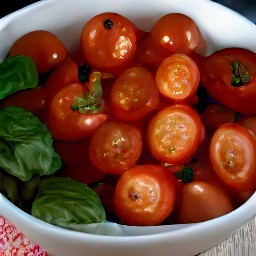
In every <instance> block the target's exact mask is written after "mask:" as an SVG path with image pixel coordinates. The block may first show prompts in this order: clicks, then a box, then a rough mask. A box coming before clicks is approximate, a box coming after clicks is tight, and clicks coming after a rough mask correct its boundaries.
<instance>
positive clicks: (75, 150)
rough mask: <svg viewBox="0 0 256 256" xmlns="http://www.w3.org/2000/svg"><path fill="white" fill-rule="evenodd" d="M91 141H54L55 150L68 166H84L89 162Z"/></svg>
mask: <svg viewBox="0 0 256 256" xmlns="http://www.w3.org/2000/svg"><path fill="white" fill-rule="evenodd" d="M89 143H90V142H89V140H85V141H78V142H66V141H54V149H55V151H56V152H57V153H58V154H59V155H60V157H61V160H62V162H63V163H64V164H66V165H82V164H85V163H86V162H87V161H88V157H86V156H88V155H89Z"/></svg>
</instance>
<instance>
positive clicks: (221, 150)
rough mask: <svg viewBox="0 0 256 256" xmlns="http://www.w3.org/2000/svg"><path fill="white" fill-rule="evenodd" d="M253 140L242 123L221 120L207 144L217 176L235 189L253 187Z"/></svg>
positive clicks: (255, 179)
mask: <svg viewBox="0 0 256 256" xmlns="http://www.w3.org/2000/svg"><path fill="white" fill-rule="evenodd" d="M255 159H256V143H255V139H254V137H253V135H252V134H251V133H250V132H249V131H248V130H247V129H246V128H244V127H243V126H241V125H239V124H236V123H233V124H223V125H221V126H220V127H219V128H218V129H217V130H216V131H215V133H214V135H213V137H212V140H211V144H210V160H211V164H212V166H213V170H214V171H215V172H216V174H217V175H218V177H219V178H220V179H221V180H222V181H223V182H224V183H225V184H226V185H227V186H229V187H230V188H232V189H233V190H234V191H240V192H241V191H248V190H251V189H255V184H256V162H255Z"/></svg>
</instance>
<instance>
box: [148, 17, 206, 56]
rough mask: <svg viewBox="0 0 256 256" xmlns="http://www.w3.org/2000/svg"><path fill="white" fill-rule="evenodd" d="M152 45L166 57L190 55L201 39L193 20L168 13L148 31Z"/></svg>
mask: <svg viewBox="0 0 256 256" xmlns="http://www.w3.org/2000/svg"><path fill="white" fill-rule="evenodd" d="M150 36H151V41H152V44H153V45H154V46H155V48H156V49H157V51H158V52H163V53H165V54H166V56H169V55H171V54H173V53H184V54H190V53H191V52H193V51H195V50H196V48H197V47H198V45H199V44H200V40H201V39H202V37H201V35H200V31H199V29H198V27H197V25H196V23H195V21H194V20H193V19H191V18H190V17H188V16H187V15H185V14H182V13H169V14H166V15H164V16H162V17H161V18H160V19H159V20H157V21H156V22H155V24H154V25H153V28H152V29H151V31H150Z"/></svg>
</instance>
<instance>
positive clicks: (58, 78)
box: [44, 57, 80, 106]
mask: <svg viewBox="0 0 256 256" xmlns="http://www.w3.org/2000/svg"><path fill="white" fill-rule="evenodd" d="M73 83H80V80H79V75H78V65H77V63H76V62H75V61H74V60H72V59H71V58H70V57H67V58H66V60H65V61H63V62H62V63H61V64H60V65H59V66H58V67H56V68H55V69H54V70H53V71H52V72H51V73H50V74H49V76H48V77H47V79H46V82H45V85H44V88H45V91H46V105H47V106H49V105H50V103H51V101H52V99H53V97H54V96H55V94H56V93H57V92H59V91H60V90H61V89H63V88H64V87H65V86H68V85H70V84H73Z"/></svg>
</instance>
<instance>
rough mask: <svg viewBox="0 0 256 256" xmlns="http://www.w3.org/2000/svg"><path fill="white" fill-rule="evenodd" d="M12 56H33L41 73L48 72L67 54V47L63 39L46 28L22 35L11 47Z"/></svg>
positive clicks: (10, 53)
mask: <svg viewBox="0 0 256 256" xmlns="http://www.w3.org/2000/svg"><path fill="white" fill-rule="evenodd" d="M9 55H10V56H14V55H26V56H29V57H31V58H32V59H33V60H34V61H35V63H36V65H37V70H38V73H39V74H42V73H47V72H48V71H50V70H52V69H53V68H54V67H56V66H57V65H58V64H60V63H61V62H62V61H63V60H64V59H65V58H66V56H67V49H66V47H65V45H64V44H63V43H62V41H61V40H60V39H59V38H58V37H57V36H56V35H55V34H53V33H51V32H50V31H46V30H35V31H32V32H29V33H27V34H25V35H23V36H21V37H20V38H19V39H18V40H17V41H16V42H14V44H13V45H12V47H11V48H10V51H9Z"/></svg>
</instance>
